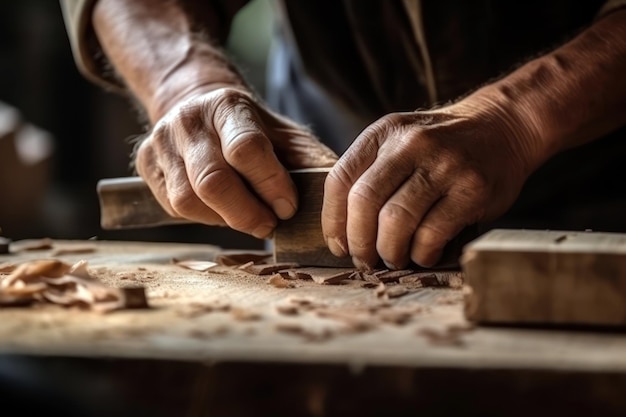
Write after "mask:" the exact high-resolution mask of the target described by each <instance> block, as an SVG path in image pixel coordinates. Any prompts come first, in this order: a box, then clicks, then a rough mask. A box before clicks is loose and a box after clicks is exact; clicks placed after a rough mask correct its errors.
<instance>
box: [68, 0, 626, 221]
mask: <svg viewBox="0 0 626 417" xmlns="http://www.w3.org/2000/svg"><path fill="white" fill-rule="evenodd" d="M198 1H200V0H198ZM206 1H209V0H206ZM93 2H94V0H61V4H62V5H63V8H64V16H65V19H66V24H67V27H68V33H69V35H70V40H71V42H72V46H73V50H74V54H75V55H74V56H75V57H76V62H77V65H78V67H79V68H80V69H81V71H82V72H83V73H84V74H85V75H86V76H87V77H89V78H90V79H92V80H93V81H94V82H98V83H101V84H103V85H105V86H108V87H110V88H115V86H116V81H115V80H114V79H113V78H112V77H109V76H108V75H107V72H106V71H105V65H104V63H103V62H102V61H101V60H98V59H97V57H98V56H101V53H100V51H99V46H98V42H97V40H96V39H95V37H94V35H93V31H92V30H91V23H90V15H91V14H90V11H91V8H92V5H93ZM246 3H247V1H243V0H212V1H210V5H211V6H212V7H208V8H209V9H211V11H212V13H211V16H206V19H205V20H206V22H207V23H209V22H211V23H212V24H210V25H209V26H208V27H209V29H211V34H212V36H213V37H214V38H215V39H218V40H221V41H224V40H225V39H226V36H227V35H228V31H229V28H230V22H231V21H232V18H233V17H234V15H235V14H236V13H237V11H238V10H239V9H240V8H241V7H243V6H244V5H245V4H246ZM275 5H276V7H277V16H278V18H277V25H276V28H275V39H274V42H273V45H272V48H271V54H270V57H269V71H268V74H269V78H268V87H267V89H266V90H267V92H268V93H267V97H266V98H267V100H268V103H269V105H270V106H271V107H273V108H274V109H276V110H277V111H278V112H280V113H282V114H285V115H287V116H290V117H291V118H293V119H294V120H296V121H299V122H301V123H303V124H305V125H308V126H310V127H311V128H312V129H313V131H314V132H315V133H316V134H317V135H318V136H319V137H320V138H321V139H322V140H323V141H324V142H326V143H327V144H328V145H329V146H331V147H332V148H333V149H334V150H335V151H337V152H338V153H339V154H341V153H342V152H343V151H344V150H345V149H346V148H347V147H348V146H349V145H350V143H351V142H352V141H353V140H354V138H355V137H356V136H357V135H358V133H359V132H360V131H361V130H362V129H363V128H365V127H366V126H367V125H368V124H369V123H371V122H373V121H375V120H376V119H378V118H380V117H381V116H383V115H385V114H387V113H390V112H398V111H412V110H415V109H418V108H427V107H430V106H432V105H437V104H444V103H446V102H448V101H451V100H455V99H458V98H459V97H462V96H464V95H467V94H468V93H470V92H472V91H473V90H475V89H477V88H478V87H480V86H481V85H483V84H485V83H487V82H489V81H490V80H493V79H495V78H498V77H501V76H503V75H506V73H508V72H510V71H511V70H512V69H514V67H515V66H516V65H518V64H520V63H522V62H524V61H526V60H528V59H531V58H532V57H534V56H537V55H539V54H541V53H544V52H547V51H548V50H550V49H552V48H554V47H557V46H559V45H560V44H562V43H563V42H564V41H566V40H568V39H570V38H572V37H573V36H575V35H576V34H577V33H579V32H580V31H582V30H584V29H585V28H586V27H588V26H589V25H590V24H592V23H593V22H594V20H596V19H599V18H602V16H604V15H606V14H607V13H610V12H612V11H614V10H617V9H618V8H621V7H626V0H609V1H604V0H580V1H571V0H541V1H539V0H527V1H523V2H511V1H507V2H504V1H497V0H475V1H465V0H433V1H427V0H421V1H420V0H379V1H376V0H276V1H275ZM198 20H199V21H201V20H202V17H198ZM118 88H119V86H118ZM625 156H626V130H625V129H621V130H620V131H617V132H614V133H613V134H611V135H609V136H608V137H606V138H603V139H600V140H597V141H594V142H593V143H590V144H588V145H584V146H582V147H579V148H577V149H573V150H570V151H566V152H564V153H562V154H560V155H558V156H557V157H555V158H553V159H552V160H550V161H549V162H548V163H546V164H545V165H544V166H543V167H541V169H539V170H538V172H536V173H535V174H534V175H532V176H531V178H530V179H529V181H528V183H527V184H526V187H525V188H524V190H523V192H522V195H521V196H520V197H519V199H518V201H517V202H516V204H515V206H514V207H513V208H512V209H511V210H510V211H509V212H508V213H507V215H506V216H504V217H503V218H502V219H500V220H499V222H497V223H494V225H503V226H510V227H538V228H552V229H556V228H569V229H596V230H607V231H626V216H623V215H622V213H624V212H626V189H625V188H624V186H623V185H622V184H623V183H622V181H621V180H620V177H621V167H622V165H623V161H625V160H626V158H625Z"/></svg>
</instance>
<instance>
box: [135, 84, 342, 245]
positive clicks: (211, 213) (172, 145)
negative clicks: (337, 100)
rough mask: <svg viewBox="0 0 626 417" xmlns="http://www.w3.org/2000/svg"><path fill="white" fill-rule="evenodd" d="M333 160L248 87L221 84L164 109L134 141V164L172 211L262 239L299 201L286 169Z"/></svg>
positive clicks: (310, 137)
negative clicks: (143, 136)
mask: <svg viewBox="0 0 626 417" xmlns="http://www.w3.org/2000/svg"><path fill="white" fill-rule="evenodd" d="M336 159H337V156H336V155H335V154H334V153H333V152H332V151H331V150H330V149H329V148H327V147H326V146H324V145H322V144H321V143H320V142H319V141H318V140H317V139H316V138H315V137H314V136H313V135H312V134H311V133H310V132H308V131H306V130H305V129H303V128H302V127H300V126H299V125H297V124H295V123H293V122H292V121H289V120H287V119H285V118H282V117H280V116H278V115H276V114H274V113H272V112H270V111H268V110H267V109H266V108H264V107H263V106H262V105H261V104H260V103H259V102H258V101H256V100H255V99H254V98H253V97H252V96H251V95H250V94H249V93H247V92H245V91H242V90H239V89H233V88H222V89H218V90H215V91H211V92H208V93H202V94H197V95H194V96H192V97H190V98H187V99H186V100H185V101H184V102H181V103H180V104H179V105H177V106H176V107H174V108H173V109H172V110H170V111H169V112H168V113H167V114H166V115H165V116H164V117H163V118H162V119H161V120H160V121H159V122H158V123H156V125H155V126H154V128H153V129H152V131H151V132H150V134H149V136H147V138H146V139H145V140H144V142H142V144H141V145H140V147H139V149H138V151H137V155H136V161H135V164H136V169H137V172H138V173H139V175H140V176H141V177H142V178H143V179H144V180H145V181H146V182H147V184H148V186H149V187H150V189H151V190H152V192H153V193H154V195H155V197H156V199H157V200H158V201H159V203H160V204H161V205H162V206H163V208H164V209H165V210H166V211H167V212H168V213H169V214H170V215H172V216H175V217H183V218H187V219H190V220H193V221H196V222H200V223H205V224H209V225H228V226H230V227H231V228H233V229H236V230H239V231H242V232H245V233H248V234H251V235H253V236H255V237H258V238H265V237H267V236H268V235H269V234H271V232H272V230H273V229H274V227H275V225H276V221H277V217H278V218H281V219H285V218H289V217H291V216H292V215H293V214H294V212H295V210H296V207H297V204H298V202H297V195H296V190H295V187H294V185H293V183H292V181H291V179H290V177H289V174H288V172H287V169H295V168H306V167H320V166H331V165H333V164H334V162H335V161H336Z"/></svg>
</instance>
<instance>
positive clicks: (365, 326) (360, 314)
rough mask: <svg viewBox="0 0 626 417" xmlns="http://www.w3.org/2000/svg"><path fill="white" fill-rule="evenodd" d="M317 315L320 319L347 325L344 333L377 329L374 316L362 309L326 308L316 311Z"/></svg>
mask: <svg viewBox="0 0 626 417" xmlns="http://www.w3.org/2000/svg"><path fill="white" fill-rule="evenodd" d="M315 313H316V314H317V315H318V316H319V317H323V318H329V319H333V320H338V321H341V322H342V323H343V324H344V325H345V328H344V329H343V330H344V332H346V331H347V332H350V333H361V332H364V331H368V330H372V329H374V328H375V327H376V322H375V320H374V319H373V317H372V315H371V314H369V312H367V311H366V310H362V309H349V308H326V309H320V310H316V311H315Z"/></svg>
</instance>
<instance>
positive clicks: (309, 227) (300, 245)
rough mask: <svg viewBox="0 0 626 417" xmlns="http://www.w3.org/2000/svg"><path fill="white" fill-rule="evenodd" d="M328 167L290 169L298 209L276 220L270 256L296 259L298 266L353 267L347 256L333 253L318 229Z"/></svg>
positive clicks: (289, 259) (281, 260) (294, 260)
mask: <svg viewBox="0 0 626 417" xmlns="http://www.w3.org/2000/svg"><path fill="white" fill-rule="evenodd" d="M329 171H330V168H311V169H303V170H298V171H292V172H291V178H292V179H293V182H294V183H295V185H296V188H297V190H298V211H297V212H296V214H295V215H294V216H293V217H292V218H290V219H288V220H283V221H281V222H280V223H279V225H278V227H277V228H276V231H275V232H274V237H273V239H274V260H275V261H276V262H296V263H298V264H300V265H302V266H326V267H353V266H354V264H353V263H352V259H351V258H350V257H344V258H338V257H336V256H334V255H333V254H332V253H331V252H330V250H329V249H328V247H327V246H326V242H324V235H323V233H322V223H321V221H322V218H321V213H322V201H323V197H324V181H325V180H326V176H327V175H328V172H329Z"/></svg>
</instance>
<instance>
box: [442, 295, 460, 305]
mask: <svg viewBox="0 0 626 417" xmlns="http://www.w3.org/2000/svg"><path fill="white" fill-rule="evenodd" d="M463 301H464V296H463V294H450V295H445V296H442V297H439V298H437V301H436V303H437V304H439V305H457V304H462V303H463Z"/></svg>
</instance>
